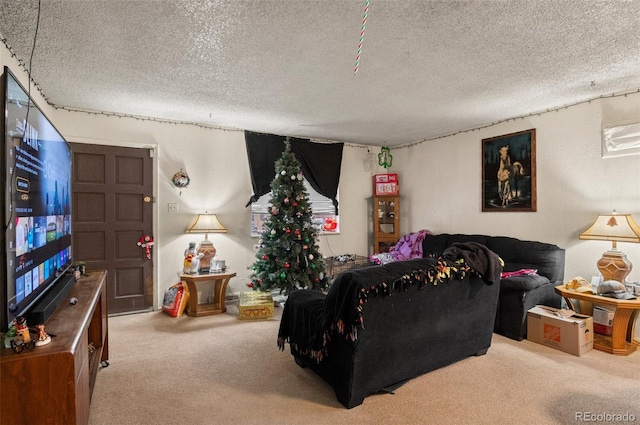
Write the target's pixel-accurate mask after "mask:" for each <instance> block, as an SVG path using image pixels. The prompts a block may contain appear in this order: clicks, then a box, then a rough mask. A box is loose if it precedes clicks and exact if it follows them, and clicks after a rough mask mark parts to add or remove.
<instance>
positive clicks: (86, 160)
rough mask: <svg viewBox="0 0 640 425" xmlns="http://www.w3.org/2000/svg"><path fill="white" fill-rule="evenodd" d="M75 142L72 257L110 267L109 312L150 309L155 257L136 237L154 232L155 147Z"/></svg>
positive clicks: (92, 266)
mask: <svg viewBox="0 0 640 425" xmlns="http://www.w3.org/2000/svg"><path fill="white" fill-rule="evenodd" d="M71 146H72V150H73V186H72V192H73V203H72V208H73V219H72V231H73V254H74V260H75V261H84V262H86V264H87V269H89V270H91V269H94V270H97V269H104V270H107V272H108V274H107V293H108V306H109V307H108V308H109V314H117V313H129V312H136V311H144V310H149V309H151V308H153V262H152V261H151V260H149V259H147V256H146V253H145V250H144V249H143V248H141V247H140V246H139V245H138V242H139V241H140V240H141V238H142V237H143V236H145V235H149V236H152V229H153V221H152V217H153V211H152V206H153V203H152V198H153V195H152V193H153V179H152V177H153V172H152V159H151V152H150V150H149V149H136V148H122V147H114V146H103V145H88V144H80V143H72V144H71ZM152 249H153V248H152Z"/></svg>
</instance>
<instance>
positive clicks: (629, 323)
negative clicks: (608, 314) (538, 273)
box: [556, 285, 640, 355]
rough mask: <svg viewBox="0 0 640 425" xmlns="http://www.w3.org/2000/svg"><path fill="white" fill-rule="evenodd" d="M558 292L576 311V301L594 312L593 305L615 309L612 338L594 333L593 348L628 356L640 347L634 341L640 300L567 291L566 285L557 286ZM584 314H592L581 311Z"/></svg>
mask: <svg viewBox="0 0 640 425" xmlns="http://www.w3.org/2000/svg"><path fill="white" fill-rule="evenodd" d="M556 292H557V293H558V294H560V295H562V297H563V298H564V299H565V300H566V301H567V304H568V305H569V307H570V308H571V309H572V310H574V311H577V310H576V306H575V301H574V300H578V301H579V303H580V305H581V306H583V307H587V308H590V309H592V310H593V304H600V305H608V306H613V307H615V309H616V310H615V313H614V315H613V329H612V330H611V336H607V335H601V334H596V333H594V335H593V336H594V338H593V348H595V349H596V350H600V351H605V352H607V353H611V354H621V355H628V354H631V353H633V352H634V351H636V349H637V348H638V345H640V344H639V343H638V342H637V341H636V340H635V339H634V327H635V323H636V318H637V317H638V311H640V299H635V300H619V299H616V298H609V297H603V296H600V295H594V294H590V293H584V292H576V291H571V290H569V289H567V288H566V287H565V286H564V285H559V286H556ZM581 313H583V314H592V313H590V312H584V311H581Z"/></svg>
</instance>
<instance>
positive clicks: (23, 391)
mask: <svg viewBox="0 0 640 425" xmlns="http://www.w3.org/2000/svg"><path fill="white" fill-rule="evenodd" d="M106 291H107V272H106V271H99V272H93V273H90V274H89V275H87V276H83V277H81V278H80V279H78V280H77V281H76V283H75V285H74V287H73V289H72V290H71V292H70V293H69V295H68V297H67V298H66V299H70V298H72V297H75V298H77V299H78V302H77V303H76V304H70V303H69V302H66V299H65V302H63V303H62V304H61V305H60V306H58V308H57V309H56V310H55V312H54V313H53V314H52V315H51V317H50V318H49V319H48V320H47V321H46V323H45V331H46V332H47V333H48V334H50V335H51V336H52V341H51V343H50V344H47V345H44V346H41V347H35V348H34V349H33V350H31V351H23V352H22V353H20V354H16V353H14V352H13V351H12V350H11V349H7V348H4V347H2V348H0V376H2V409H0V423H3V424H14V425H20V424H25V425H26V424H44V423H46V424H60V425H73V424H87V423H88V422H89V412H90V403H91V395H92V393H93V388H94V385H95V382H96V377H97V373H98V368H99V366H100V364H103V366H107V365H108V364H109V362H108V359H109V347H108V343H109V337H108V323H107V314H108V310H107V292H106ZM29 325H30V326H34V325H36V324H35V323H29ZM33 337H34V336H32V338H33Z"/></svg>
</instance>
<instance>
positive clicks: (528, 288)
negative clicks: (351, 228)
mask: <svg viewBox="0 0 640 425" xmlns="http://www.w3.org/2000/svg"><path fill="white" fill-rule="evenodd" d="M462 242H475V243H479V244H483V245H485V246H486V247H487V248H489V249H490V250H491V251H493V252H495V253H496V254H498V255H499V256H500V257H501V258H502V259H503V260H504V271H505V272H515V271H518V270H521V269H536V270H537V275H525V276H513V277H509V278H506V279H502V280H501V281H500V300H499V303H498V311H497V313H496V320H495V326H494V331H495V332H496V333H498V334H500V335H504V336H506V337H508V338H511V339H515V340H518V341H520V340H522V339H524V338H526V336H527V322H526V320H527V311H528V310H529V309H530V308H532V307H534V306H535V305H537V304H541V305H546V306H549V307H556V308H560V306H561V303H562V297H560V295H558V294H556V292H555V289H554V288H555V287H556V286H557V285H560V284H562V283H564V282H563V279H564V262H565V251H564V249H562V248H559V247H558V246H556V245H552V244H548V243H543V242H535V241H525V240H520V239H515V238H510V237H505V236H485V235H466V234H447V233H442V234H438V235H427V236H426V237H425V238H424V240H423V241H422V253H423V255H424V256H429V255H438V254H441V253H442V252H444V251H445V250H446V249H447V248H448V247H450V246H451V245H453V244H454V243H462Z"/></svg>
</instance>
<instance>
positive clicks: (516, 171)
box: [482, 128, 536, 212]
mask: <svg viewBox="0 0 640 425" xmlns="http://www.w3.org/2000/svg"><path fill="white" fill-rule="evenodd" d="M482 211H483V212H516V211H520V212H521V211H530V212H535V211H536V129H535V128H533V129H530V130H525V131H519V132H517V133H511V134H505V135H503V136H497V137H491V138H489V139H482Z"/></svg>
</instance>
